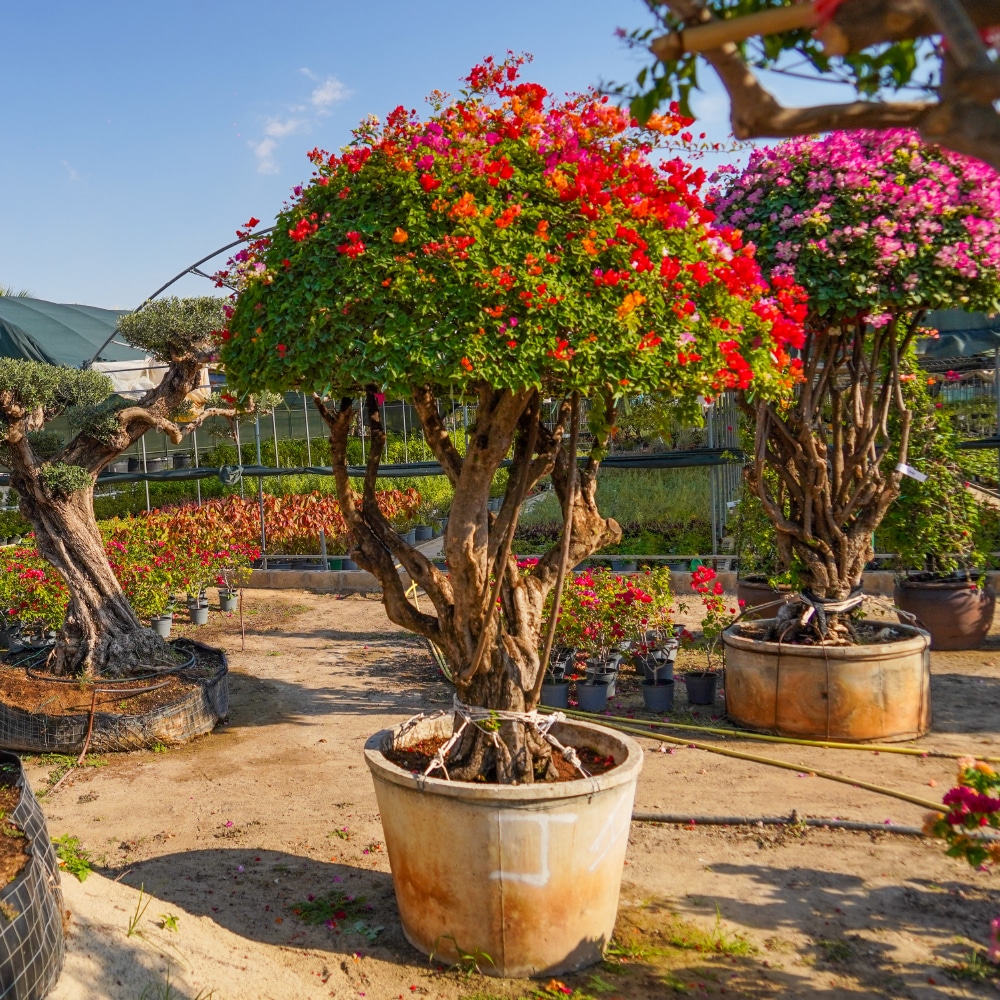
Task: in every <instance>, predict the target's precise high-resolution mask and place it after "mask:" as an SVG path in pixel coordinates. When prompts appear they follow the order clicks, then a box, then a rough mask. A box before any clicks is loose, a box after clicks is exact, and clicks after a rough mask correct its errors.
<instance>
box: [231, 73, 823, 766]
mask: <svg viewBox="0 0 1000 1000" xmlns="http://www.w3.org/2000/svg"><path fill="white" fill-rule="evenodd" d="M522 62H523V60H521V59H517V58H514V57H511V58H509V59H507V60H506V61H505V62H502V63H501V62H497V61H495V60H493V59H488V60H486V61H485V62H484V63H483V64H482V65H480V66H477V67H475V68H474V69H473V70H472V72H471V73H470V74H469V76H468V78H467V79H466V81H465V84H466V86H465V89H464V91H463V92H462V94H461V95H460V97H459V98H458V99H456V100H450V99H448V98H446V97H444V96H442V95H440V94H439V95H436V96H435V97H434V99H433V101H432V107H433V110H432V113H431V114H430V116H429V117H427V118H421V117H419V116H418V115H417V114H416V112H413V111H409V110H407V109H406V108H404V107H398V108H396V109H395V110H394V111H392V112H391V113H390V114H389V115H388V117H387V118H386V119H385V120H384V121H383V122H379V121H378V120H376V119H374V118H373V119H369V120H367V121H366V122H364V123H362V125H361V126H360V127H359V128H358V129H356V130H355V133H354V138H353V140H352V142H351V143H350V145H349V146H348V147H347V148H346V149H345V150H344V151H343V152H341V153H340V154H335V155H331V154H329V153H326V152H322V151H320V150H318V149H317V150H313V152H312V153H311V154H310V158H311V160H312V163H313V166H314V168H315V169H314V172H313V175H312V178H311V179H310V181H309V182H308V183H307V184H304V185H302V186H301V189H298V188H297V189H296V190H295V195H294V198H293V200H292V201H291V202H290V204H288V205H287V206H286V207H285V209H284V210H283V211H282V212H281V213H280V214H279V216H278V219H277V226H276V229H275V232H274V234H273V239H272V241H271V243H270V246H269V247H268V248H267V249H266V250H265V251H263V252H262V253H256V254H249V255H248V257H247V259H246V260H245V261H242V262H240V263H239V266H238V268H237V270H238V276H239V282H241V283H242V291H241V292H240V294H239V297H238V300H237V302H236V304H235V307H234V312H233V315H232V316H231V318H230V322H229V327H228V335H229V336H228V339H227V340H225V341H224V344H223V348H222V357H223V360H224V362H225V364H226V371H227V377H228V378H229V380H230V381H231V382H232V383H233V384H234V385H236V386H237V387H238V388H239V389H240V390H250V389H256V388H271V389H276V390H283V389H287V388H291V387H298V388H300V389H312V390H315V391H316V392H317V394H318V397H319V406H320V410H321V413H323V415H324V418H325V419H326V421H327V423H328V424H329V426H330V428H331V442H332V457H333V467H334V472H335V474H336V476H337V482H338V492H339V493H340V494H341V502H342V506H343V509H344V514H345V518H346V521H347V528H348V532H349V534H350V537H351V552H352V556H353V558H355V559H356V560H357V561H358V562H359V563H360V564H361V565H362V566H363V567H365V568H367V569H370V570H371V571H372V572H373V573H374V574H375V575H376V576H377V577H378V578H379V580H380V582H381V584H382V587H383V595H384V601H385V604H386V609H387V612H388V615H389V617H390V618H391V619H392V620H393V621H395V622H397V623H398V624H400V625H402V626H404V627H406V628H409V629H412V630H413V631H415V632H418V633H420V634H421V635H424V636H426V637H427V638H428V639H430V640H431V641H432V642H434V643H435V644H436V645H437V646H438V647H440V649H441V650H442V652H443V653H444V656H445V657H446V658H447V660H448V662H449V665H450V667H451V670H452V674H453V676H454V677H455V678H456V684H457V688H458V696H459V697H460V698H461V699H462V700H463V701H465V702H466V703H468V704H473V705H479V706H485V707H488V708H504V709H511V710H518V711H520V710H523V709H524V708H525V707H527V708H533V707H534V705H535V703H536V702H537V699H538V696H539V688H540V684H541V678H542V677H543V675H544V665H543V664H542V663H541V661H540V657H539V651H540V647H541V645H542V639H541V636H540V628H541V624H542V620H543V608H544V604H545V600H546V598H547V596H548V594H549V592H550V591H551V589H552V588H553V586H554V585H555V582H556V578H557V576H558V574H559V572H560V570H559V567H560V564H561V563H562V562H563V556H562V554H561V549H560V548H559V547H558V546H556V547H554V548H553V549H552V550H550V551H549V552H548V553H546V554H545V555H543V556H542V557H541V558H540V559H539V561H538V563H537V564H535V565H534V566H533V567H531V568H530V570H528V571H527V572H519V571H518V569H517V562H516V557H514V556H513V555H511V554H510V552H509V545H510V543H509V536H508V535H507V528H508V527H509V526H510V525H511V524H512V523H513V522H514V520H516V517H517V511H518V509H519V507H520V503H521V501H522V499H523V497H524V495H525V491H526V490H528V489H530V488H531V487H532V486H533V485H534V484H535V483H537V482H538V480H539V479H540V478H541V477H543V476H547V475H552V478H553V483H554V485H555V488H556V491H557V493H558V495H559V496H560V497H562V498H565V497H566V496H567V495H568V493H569V492H570V491H573V496H574V500H573V504H572V509H573V525H572V530H571V531H570V532H569V534H570V541H569V543H568V556H567V558H568V560H569V565H574V564H575V563H577V562H579V561H580V560H581V559H585V558H586V557H587V556H589V555H590V554H591V553H592V552H594V551H595V550H596V549H598V548H600V547H601V546H603V545H607V544H613V543H614V542H616V541H617V540H618V539H619V538H620V535H621V531H620V528H619V526H618V525H617V523H615V522H614V521H609V520H607V519H605V518H603V517H601V516H600V513H599V511H598V510H597V507H596V503H595V500H594V489H595V486H596V473H597V467H598V463H599V462H600V459H601V457H602V455H603V452H604V449H605V448H606V445H607V442H608V439H609V435H610V432H611V429H612V427H613V426H614V422H615V414H616V411H617V407H618V405H619V403H620V401H621V399H622V398H623V397H624V395H625V394H626V393H635V392H649V391H657V392H661V393H663V394H665V395H667V396H669V397H671V398H672V399H673V400H675V401H676V406H677V408H678V410H679V411H683V412H686V413H688V414H693V413H698V414H699V415H700V407H699V404H698V395H699V394H701V395H702V396H704V397H712V396H714V395H716V394H718V393H719V392H720V391H723V390H725V389H729V388H749V387H751V386H752V387H753V389H754V391H755V392H757V393H759V394H761V395H766V396H771V397H773V396H775V395H777V394H778V393H779V391H780V390H781V389H782V387H787V386H788V385H790V384H791V383H792V382H793V381H794V378H795V377H796V376H795V374H794V367H795V366H794V363H793V362H792V361H791V358H790V355H789V349H790V348H794V346H795V345H797V344H801V343H802V338H803V332H802V325H801V319H802V310H801V302H800V298H801V295H800V293H799V292H798V291H797V290H796V289H795V288H794V287H793V283H792V282H790V281H788V280H787V279H784V278H779V279H778V281H777V282H776V283H775V284H773V285H772V284H771V283H769V282H767V281H766V280H765V279H764V277H763V276H762V275H761V272H760V269H759V267H758V266H757V263H756V262H755V260H754V258H753V254H752V252H751V251H750V250H749V249H748V248H747V247H746V246H745V245H744V243H743V240H742V238H741V237H740V235H739V234H738V232H737V231H736V230H735V229H734V228H733V227H730V226H717V225H715V224H714V214H713V212H712V211H711V210H710V209H708V208H707V207H706V206H705V204H704V202H703V200H702V197H701V194H700V191H699V189H700V187H701V185H702V184H703V181H704V173H703V171H701V170H700V169H696V168H693V167H691V166H690V165H689V164H688V163H686V162H685V161H684V160H683V159H681V158H680V157H678V156H676V155H675V156H664V158H663V159H660V160H658V159H656V158H655V157H656V152H657V150H658V148H660V147H661V146H663V145H665V144H666V143H667V141H669V142H670V143H671V144H673V145H676V144H677V143H678V141H679V140H678V139H677V138H676V137H677V136H678V135H679V133H681V132H682V130H683V129H684V128H685V127H686V125H687V124H689V123H688V121H687V119H683V118H681V117H680V116H678V115H674V114H670V115H666V116H663V117H659V118H654V119H651V121H650V123H649V127H648V128H644V129H640V128H637V127H635V124H634V123H633V121H632V120H631V119H630V117H629V115H628V114H627V113H626V112H624V111H623V110H622V109H620V108H617V107H615V106H614V105H613V104H610V103H608V101H607V100H606V98H604V97H601V96H599V95H597V94H595V93H589V94H584V95H577V96H571V97H567V98H563V99H554V98H552V97H551V96H550V95H549V94H548V93H547V92H546V90H545V89H544V88H543V87H542V86H540V85H539V84H537V83H531V82H524V81H522V80H521V79H520V77H519V70H520V65H521V63H522ZM260 263H263V265H264V267H263V268H262V269H258V267H257V265H258V264H260ZM279 345H284V346H283V349H279ZM379 393H385V394H387V395H389V396H390V397H394V398H403V399H408V400H410V401H412V403H413V405H414V408H415V409H416V411H417V414H418V417H419V419H420V421H421V423H422V425H423V429H424V433H425V435H426V438H427V441H428V444H429V445H430V447H431V448H432V449H433V450H434V454H435V457H436V458H437V459H438V461H439V462H440V463H441V466H442V469H443V471H444V472H445V474H446V475H448V477H449V479H450V480H451V482H452V485H453V486H454V488H455V498H454V502H453V504H452V508H451V514H450V519H449V522H448V529H447V532H446V535H445V542H444V546H445V554H446V556H447V560H448V567H449V570H450V576H449V577H448V578H447V579H446V578H445V577H444V576H443V575H442V574H441V573H439V572H438V571H437V569H436V568H435V567H434V566H433V565H432V564H431V563H430V562H429V561H428V560H426V559H425V558H424V557H423V556H422V555H421V554H420V553H419V552H416V551H414V550H413V549H412V548H411V547H410V546H407V545H406V544H405V543H404V542H402V541H401V540H400V539H399V538H398V536H396V534H395V533H394V532H392V530H391V528H390V527H389V526H388V525H387V524H385V522H384V519H382V518H380V517H379V516H378V515H377V512H376V511H375V509H374V500H375V490H374V482H375V477H376V475H377V472H378V463H379V460H380V456H381V451H382V447H383V443H384V433H383V428H382V426H381V414H380V411H379V407H378V405H377V394H379ZM576 393H579V394H580V395H582V396H585V397H587V398H589V400H590V403H591V407H590V427H589V430H590V435H589V438H590V441H591V442H592V443H593V449H592V451H591V454H590V458H589V460H588V461H587V463H586V464H585V465H584V466H583V468H582V471H581V473H580V475H579V488H578V489H577V487H576V481H577V474H576V457H575V456H574V457H573V458H572V459H569V457H568V454H567V452H568V438H569V428H570V424H571V422H572V419H573V418H572V416H571V414H572V412H573V410H574V406H575V403H574V398H575V394H576ZM453 395H454V397H455V398H456V399H463V400H466V401H468V400H472V401H474V402H476V403H478V407H477V411H476V420H475V426H474V428H471V429H470V433H469V439H468V449H467V450H466V451H465V453H464V454H461V453H460V452H459V449H458V448H456V447H455V444H454V442H453V441H452V440H451V438H450V436H449V433H448V429H447V427H446V426H445V422H444V421H443V420H442V416H441V410H440V409H439V408H438V403H439V401H440V402H442V405H443V406H444V405H448V401H450V399H451V398H452V396H453ZM359 397H360V398H361V399H362V400H363V401H364V402H365V410H366V413H367V415H368V417H369V420H370V423H371V428H372V438H371V440H372V449H371V451H370V453H369V460H368V477H367V481H366V486H365V490H364V494H363V496H362V498H361V501H360V502H359V503H357V504H355V503H353V502H351V501H350V500H349V498H348V497H347V495H346V491H347V490H348V489H349V478H348V475H347V466H346V434H347V430H348V427H349V425H350V423H351V422H352V421H353V419H354V415H353V411H352V407H353V406H354V404H355V401H356V400H357V399H358V398H359ZM546 398H549V399H551V400H553V401H554V402H553V404H552V410H551V412H552V414H553V418H554V419H553V421H552V422H547V421H546V420H543V406H542V400H543V399H546ZM548 412H549V410H548V408H546V413H548ZM508 454H510V455H511V457H512V466H511V469H510V476H509V479H508V487H507V495H506V497H505V500H504V506H503V508H502V509H501V511H500V513H499V515H498V516H493V513H492V512H490V511H489V510H488V508H487V501H488V499H489V487H490V482H491V480H492V477H493V475H494V473H495V471H496V470H497V468H498V467H499V465H500V463H501V462H502V461H503V460H504V458H505V457H506V456H507V455H508ZM566 502H567V503H568V502H569V501H566ZM505 539H507V540H506V541H505ZM396 560H398V561H399V562H400V563H402V565H403V566H404V568H405V569H406V571H407V572H408V573H409V575H410V577H411V579H412V580H414V581H415V582H417V583H419V585H420V586H421V587H422V588H423V589H424V591H425V592H426V594H427V596H428V599H429V601H430V603H431V605H432V606H433V612H434V613H433V614H431V613H428V612H427V611H426V610H421V609H420V608H417V607H416V606H415V605H414V604H413V603H412V602H411V601H410V600H409V598H407V596H406V593H405V591H404V590H403V589H402V587H401V585H400V584H399V575H398V572H397V570H396V568H395V561H396ZM496 566H499V570H498V571H497V572H494V569H495V567H496ZM498 573H499V575H497V574H498ZM497 579H499V581H500V582H499V585H498V586H499V592H498V596H499V598H500V606H501V607H502V614H501V615H495V614H494V610H495V608H496V601H495V599H493V598H491V593H492V591H493V581H494V580H497ZM424 607H425V608H426V604H425V605H424ZM517 728H518V727H512V726H505V727H503V729H502V732H501V737H502V742H503V744H504V747H505V748H509V752H508V749H504V750H501V749H499V747H498V746H497V745H496V744H495V743H494V742H493V741H492V740H486V739H485V738H484V737H483V734H482V733H481V732H479V731H478V730H475V729H470V730H469V731H468V737H467V738H463V740H462V741H460V743H459V744H458V745H456V747H455V748H454V749H453V751H452V754H451V755H450V758H449V763H448V767H449V773H450V774H452V775H453V776H459V777H463V776H464V777H468V778H471V777H474V776H475V775H477V774H479V775H482V774H485V773H492V772H491V769H492V768H493V767H494V764H495V765H496V773H497V775H498V780H500V781H502V782H509V781H524V780H527V781H530V780H533V779H532V774H533V771H534V770H535V769H536V768H535V766H534V764H535V763H537V761H535V762H534V763H533V756H532V753H531V752H526V750H525V745H524V742H523V740H524V735H523V731H522V732H521V733H520V735H518V732H517ZM541 772H542V773H544V772H545V764H544V762H543V763H542V764H541Z"/></svg>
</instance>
